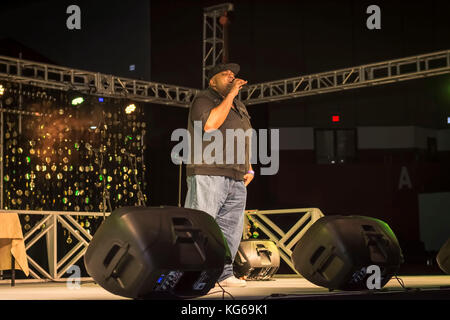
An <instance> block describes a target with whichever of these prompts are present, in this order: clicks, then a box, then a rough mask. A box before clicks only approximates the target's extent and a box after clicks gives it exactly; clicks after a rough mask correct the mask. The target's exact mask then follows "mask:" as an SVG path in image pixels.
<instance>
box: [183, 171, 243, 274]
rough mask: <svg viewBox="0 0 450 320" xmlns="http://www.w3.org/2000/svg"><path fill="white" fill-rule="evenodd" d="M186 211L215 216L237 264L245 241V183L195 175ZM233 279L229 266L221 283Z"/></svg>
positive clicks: (190, 177) (189, 191)
mask: <svg viewBox="0 0 450 320" xmlns="http://www.w3.org/2000/svg"><path fill="white" fill-rule="evenodd" d="M186 180H187V185H188V191H187V195H186V202H185V204H184V207H185V208H191V209H197V210H201V211H204V212H206V213H208V214H209V215H211V216H212V217H213V218H214V220H215V221H216V222H217V224H218V225H219V228H220V229H221V230H222V233H223V235H224V237H225V239H226V240H227V244H228V247H229V248H230V253H231V258H232V261H234V258H235V257H236V253H237V251H238V249H239V244H240V243H241V239H242V232H243V227H244V210H245V202H246V200H247V188H246V187H245V185H244V181H236V180H234V179H231V178H228V177H224V176H207V175H193V176H188V177H187V179H186ZM232 275H233V265H232V264H225V266H224V269H223V272H222V275H221V276H220V277H219V279H218V281H219V282H220V281H222V280H225V279H227V278H229V277H231V276H232Z"/></svg>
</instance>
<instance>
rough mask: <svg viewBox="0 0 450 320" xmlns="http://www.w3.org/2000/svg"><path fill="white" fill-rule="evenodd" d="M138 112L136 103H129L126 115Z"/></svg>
mask: <svg viewBox="0 0 450 320" xmlns="http://www.w3.org/2000/svg"><path fill="white" fill-rule="evenodd" d="M135 110H136V105H135V104H134V103H129V104H128V105H127V106H126V108H125V113H126V114H131V113H133V112H134V111H135Z"/></svg>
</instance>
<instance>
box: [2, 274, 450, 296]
mask: <svg viewBox="0 0 450 320" xmlns="http://www.w3.org/2000/svg"><path fill="white" fill-rule="evenodd" d="M399 278H400V279H401V280H403V283H404V286H405V287H407V288H410V289H421V290H405V289H403V288H402V287H401V285H400V283H399V282H398V281H397V280H396V279H395V278H393V279H391V280H390V281H389V282H388V283H387V284H386V286H385V287H384V288H383V289H382V290H379V291H369V290H367V291H353V292H344V291H333V292H330V291H329V290H328V289H326V288H322V287H318V286H316V285H314V284H312V283H310V282H309V281H307V280H306V279H303V278H295V277H289V278H285V277H282V278H281V277H280V278H279V277H276V278H274V279H272V280H270V281H247V286H246V287H242V288H224V289H225V290H226V292H227V293H225V294H224V293H223V291H222V289H221V288H219V287H217V286H216V287H215V288H213V289H211V291H210V292H209V293H208V294H207V295H205V296H201V297H197V298H195V299H194V300H204V299H207V300H222V298H224V299H225V300H232V299H233V298H234V299H236V300H261V299H293V300H298V299H319V300H320V299H354V298H357V299H359V298H364V297H365V298H368V299H373V298H379V299H390V298H391V297H392V298H401V299H408V297H412V296H413V295H414V294H416V297H428V298H433V297H434V298H436V297H437V298H439V299H450V275H429V276H410V275H408V276H399ZM228 293H229V294H228ZM418 293H419V295H417V294H418ZM230 294H231V295H232V296H233V298H232V297H231V296H230ZM120 299H127V298H124V297H121V296H117V295H114V294H111V293H110V292H108V291H106V290H105V289H103V288H102V287H100V286H99V285H97V284H95V283H94V282H83V283H81V284H80V287H79V288H78V289H75V288H74V289H70V288H68V286H67V284H66V283H65V282H45V283H21V282H19V283H16V286H15V287H11V286H10V284H9V283H6V282H4V281H2V283H1V284H0V300H120Z"/></svg>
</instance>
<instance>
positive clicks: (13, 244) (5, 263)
mask: <svg viewBox="0 0 450 320" xmlns="http://www.w3.org/2000/svg"><path fill="white" fill-rule="evenodd" d="M11 255H13V256H14V259H15V265H14V269H18V270H22V271H23V272H24V273H25V275H27V276H28V275H29V273H30V271H29V269H28V261H27V253H26V252H25V242H24V240H23V234H22V227H21V225H20V220H19V216H18V215H17V213H0V270H11Z"/></svg>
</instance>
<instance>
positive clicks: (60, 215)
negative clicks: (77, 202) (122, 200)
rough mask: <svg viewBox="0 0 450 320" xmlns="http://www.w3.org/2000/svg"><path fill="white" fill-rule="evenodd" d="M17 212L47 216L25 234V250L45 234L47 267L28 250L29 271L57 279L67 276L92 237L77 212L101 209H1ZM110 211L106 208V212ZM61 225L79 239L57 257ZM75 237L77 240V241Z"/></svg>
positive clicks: (43, 276) (92, 214) (81, 214)
mask: <svg viewBox="0 0 450 320" xmlns="http://www.w3.org/2000/svg"><path fill="white" fill-rule="evenodd" d="M11 212H13V213H17V214H28V215H43V216H44V217H43V218H42V219H41V220H40V221H39V222H38V223H37V224H36V225H35V226H34V227H33V228H31V229H30V230H28V232H27V233H26V234H24V242H25V250H26V251H27V252H28V251H29V249H30V248H31V247H32V246H33V245H35V244H36V242H37V241H38V240H39V239H41V238H42V237H43V236H45V237H46V248H47V260H48V269H46V268H44V267H42V266H41V265H39V264H38V263H37V262H36V261H35V260H34V259H33V258H32V257H31V256H30V255H28V254H27V259H28V264H29V266H30V268H29V269H30V275H31V277H33V278H34V279H38V280H42V281H46V280H51V281H58V280H63V279H65V278H68V277H64V275H65V274H66V273H67V271H68V269H69V268H70V267H71V266H72V265H74V264H75V263H76V262H77V261H78V260H79V259H80V258H82V257H83V256H84V254H85V252H86V250H87V248H88V246H89V242H90V241H91V240H92V236H91V235H90V234H89V233H88V232H87V231H86V229H84V228H83V227H82V226H81V225H80V224H79V223H78V222H77V221H76V220H75V219H74V218H73V217H74V216H99V217H100V216H101V217H103V213H102V212H78V211H36V210H0V213H11ZM109 214H110V213H109V212H107V213H106V214H105V216H108V215H109ZM58 225H61V226H62V227H64V228H66V229H67V230H68V232H69V233H70V235H71V237H73V238H75V239H76V240H78V242H77V243H74V246H73V248H72V249H71V250H70V251H69V252H68V253H67V254H66V255H65V256H64V257H61V258H60V257H58V245H57V243H58ZM75 239H74V241H75Z"/></svg>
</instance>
